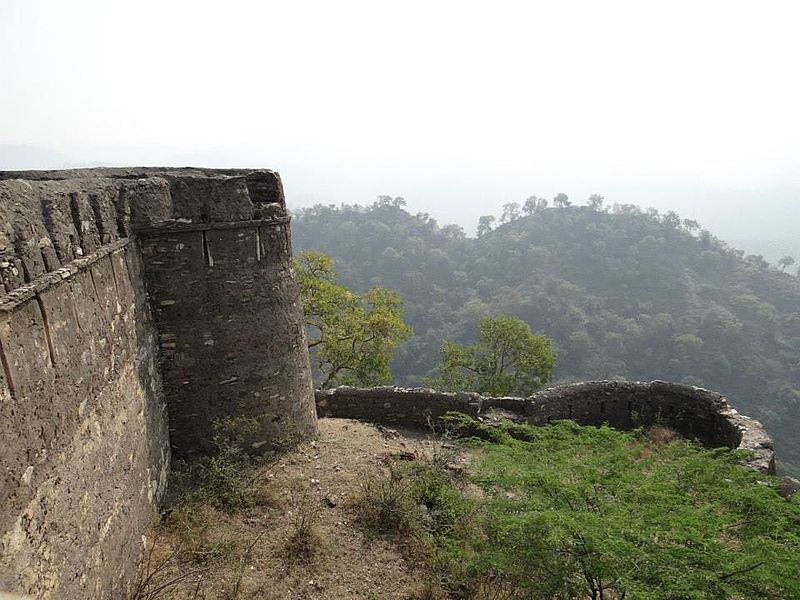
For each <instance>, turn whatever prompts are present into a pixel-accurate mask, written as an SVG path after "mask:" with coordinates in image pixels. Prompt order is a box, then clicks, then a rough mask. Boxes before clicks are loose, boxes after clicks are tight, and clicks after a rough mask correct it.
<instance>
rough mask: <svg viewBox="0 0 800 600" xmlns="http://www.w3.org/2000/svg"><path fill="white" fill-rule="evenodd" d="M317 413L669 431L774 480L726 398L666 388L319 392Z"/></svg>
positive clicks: (748, 422) (603, 385)
mask: <svg viewBox="0 0 800 600" xmlns="http://www.w3.org/2000/svg"><path fill="white" fill-rule="evenodd" d="M316 398H317V412H318V414H319V415H320V416H324V417H341V418H349V419H359V420H364V421H373V422H377V423H384V424H393V425H402V426H407V427H426V426H428V424H429V423H431V422H435V421H436V420H437V419H438V418H439V417H441V416H443V415H444V414H445V413H447V412H448V411H459V412H463V413H466V414H469V415H472V416H479V415H482V414H485V413H487V412H489V411H491V410H493V409H503V410H505V411H509V412H511V413H514V414H516V415H519V416H520V418H522V419H524V421H526V422H527V423H530V424H532V425H544V424H547V423H549V422H551V421H555V420H559V419H571V420H573V421H575V422H577V423H580V424H581V425H601V424H603V423H608V424H609V425H611V426H612V427H616V428H619V429H632V428H634V427H638V426H648V425H654V424H664V425H668V426H669V427H671V428H673V429H675V430H676V431H678V432H679V433H680V434H681V435H683V436H685V437H688V438H692V439H696V440H698V441H699V442H701V443H702V444H703V445H705V446H707V447H728V448H740V449H743V450H749V451H750V452H751V456H750V458H748V459H747V461H746V462H747V464H748V465H749V466H750V467H751V468H753V469H755V470H757V471H760V472H763V473H769V474H774V473H775V453H774V451H773V445H772V439H771V438H770V437H769V435H768V434H767V432H766V431H765V429H764V427H763V426H762V425H761V423H759V422H758V421H756V420H755V419H751V418H750V417H746V416H744V415H740V414H739V413H738V412H737V411H736V410H735V409H734V408H732V407H731V406H730V405H728V402H727V400H726V399H725V397H724V396H722V395H721V394H718V393H717V392H713V391H710V390H706V389H702V388H697V387H692V386H688V385H683V384H678V383H669V382H664V381H652V382H639V381H589V382H584V383H573V384H568V385H562V386H557V387H552V388H548V389H546V390H542V391H540V392H537V393H535V394H533V395H532V396H530V397H528V398H513V397H510V398H488V397H483V396H480V395H478V394H474V393H463V392H462V393H446V392H437V391H434V390H431V389H425V388H411V389H408V388H395V387H377V388H352V387H340V388H335V389H332V390H321V391H317V394H316Z"/></svg>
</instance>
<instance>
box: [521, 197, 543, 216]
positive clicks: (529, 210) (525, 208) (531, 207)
mask: <svg viewBox="0 0 800 600" xmlns="http://www.w3.org/2000/svg"><path fill="white" fill-rule="evenodd" d="M545 208H547V200H545V199H544V198H537V197H536V196H530V197H529V198H528V199H527V200H525V204H523V205H522V212H523V213H525V214H526V215H532V214H533V213H537V212H541V211H543V210H544V209H545Z"/></svg>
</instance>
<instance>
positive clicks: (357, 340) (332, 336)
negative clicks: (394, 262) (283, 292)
mask: <svg viewBox="0 0 800 600" xmlns="http://www.w3.org/2000/svg"><path fill="white" fill-rule="evenodd" d="M295 270H296V273H297V280H298V283H299V285H300V291H301V295H302V299H303V312H304V314H305V323H306V330H307V335H308V347H309V349H310V350H311V351H312V352H311V357H312V362H313V365H312V366H313V369H314V372H315V375H316V376H317V377H318V379H319V380H320V386H321V387H323V388H326V387H331V386H334V385H341V384H349V385H381V384H386V383H389V382H390V381H391V373H390V370H389V361H390V360H391V358H392V354H393V352H394V348H395V347H396V346H397V345H398V344H399V343H400V342H402V341H403V340H404V339H406V338H407V337H408V336H409V335H411V328H410V327H409V326H408V325H406V324H405V323H404V322H403V305H402V302H401V300H400V297H399V296H398V295H397V294H396V293H394V292H391V291H389V290H387V289H384V288H380V287H375V288H371V289H369V290H367V291H366V292H365V293H364V294H356V293H353V292H351V291H350V290H348V289H347V288H346V287H344V286H342V285H340V284H338V283H337V282H336V273H335V272H334V270H333V260H332V259H331V257H329V256H327V255H325V254H323V253H322V252H314V251H306V252H301V253H300V255H299V256H298V257H297V258H296V259H295Z"/></svg>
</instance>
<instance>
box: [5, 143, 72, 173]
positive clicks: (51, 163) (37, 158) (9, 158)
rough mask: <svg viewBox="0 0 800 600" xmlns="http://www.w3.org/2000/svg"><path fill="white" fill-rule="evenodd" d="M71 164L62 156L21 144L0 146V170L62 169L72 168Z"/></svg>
mask: <svg viewBox="0 0 800 600" xmlns="http://www.w3.org/2000/svg"><path fill="white" fill-rule="evenodd" d="M72 166H73V164H72V162H71V161H70V160H69V159H68V158H67V157H66V156H64V155H63V154H61V153H59V152H56V151H54V150H50V149H48V148H41V147H38V146H26V145H23V144H0V170H3V171H17V170H23V169H62V168H67V167H72Z"/></svg>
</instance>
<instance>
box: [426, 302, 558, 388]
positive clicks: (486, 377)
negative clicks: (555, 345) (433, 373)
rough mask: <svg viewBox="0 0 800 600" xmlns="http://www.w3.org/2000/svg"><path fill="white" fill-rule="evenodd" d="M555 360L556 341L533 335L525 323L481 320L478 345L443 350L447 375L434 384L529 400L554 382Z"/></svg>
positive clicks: (432, 382) (432, 381) (506, 317)
mask: <svg viewBox="0 0 800 600" xmlns="http://www.w3.org/2000/svg"><path fill="white" fill-rule="evenodd" d="M555 360H556V355H555V353H554V352H553V350H552V348H551V346H550V339H549V338H547V337H546V336H544V335H542V334H534V333H532V332H531V329H530V327H528V324H527V323H525V321H523V320H521V319H518V318H517V317H513V316H510V315H494V316H488V317H484V318H483V319H482V320H481V323H480V333H479V341H478V342H477V343H476V344H457V343H454V342H445V343H444V344H443V345H442V349H441V362H440V363H439V366H438V370H439V372H440V374H441V375H440V377H439V378H435V379H429V380H428V383H429V384H430V385H432V386H433V387H436V388H438V389H442V390H446V391H453V392H455V391H474V392H478V393H480V394H485V395H487V396H507V395H510V394H519V395H523V396H527V395H529V394H531V393H533V392H534V391H536V390H537V389H539V388H541V387H542V385H544V384H545V383H547V382H548V381H550V379H551V377H552V373H553V366H554V364H555Z"/></svg>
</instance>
